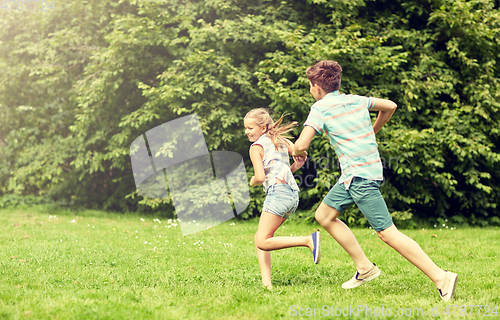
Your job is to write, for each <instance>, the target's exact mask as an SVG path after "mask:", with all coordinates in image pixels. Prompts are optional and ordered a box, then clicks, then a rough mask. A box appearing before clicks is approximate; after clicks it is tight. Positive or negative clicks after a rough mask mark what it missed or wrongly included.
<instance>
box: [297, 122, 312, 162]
mask: <svg viewBox="0 0 500 320" xmlns="http://www.w3.org/2000/svg"><path fill="white" fill-rule="evenodd" d="M315 134H316V130H314V128H312V127H311V126H305V127H304V129H302V132H301V133H300V136H299V138H298V139H297V141H295V147H294V151H293V155H294V156H306V155H307V152H306V150H307V148H309V145H310V144H311V141H312V139H313V138H314V135H315Z"/></svg>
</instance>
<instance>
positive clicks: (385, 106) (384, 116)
mask: <svg viewBox="0 0 500 320" xmlns="http://www.w3.org/2000/svg"><path fill="white" fill-rule="evenodd" d="M372 99H373V102H374V104H375V105H374V106H373V108H371V109H370V111H379V113H378V116H377V120H375V123H374V124H373V131H375V133H377V132H379V131H380V129H382V127H383V126H384V124H386V123H387V121H389V119H390V118H391V117H392V115H393V114H394V111H396V108H397V107H398V105H397V104H396V103H395V102H394V101H391V100H387V99H380V98H372Z"/></svg>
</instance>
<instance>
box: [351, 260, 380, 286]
mask: <svg viewBox="0 0 500 320" xmlns="http://www.w3.org/2000/svg"><path fill="white" fill-rule="evenodd" d="M381 273H382V272H381V271H380V269H379V268H378V267H377V265H376V264H375V263H374V264H373V267H372V268H371V269H370V270H368V271H367V272H365V273H359V272H358V270H356V273H355V274H354V277H352V279H351V280H349V281H347V282H344V283H343V284H342V288H343V289H352V288H356V287H359V286H360V285H362V284H363V283H365V282H368V281H370V280H373V279H375V278H376V277H378V276H379V275H380V274H381Z"/></svg>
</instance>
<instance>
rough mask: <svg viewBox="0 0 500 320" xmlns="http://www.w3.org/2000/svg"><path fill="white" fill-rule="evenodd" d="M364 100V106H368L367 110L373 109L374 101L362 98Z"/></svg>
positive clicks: (370, 98) (369, 98)
mask: <svg viewBox="0 0 500 320" xmlns="http://www.w3.org/2000/svg"><path fill="white" fill-rule="evenodd" d="M364 98H365V99H366V104H367V106H368V110H371V109H372V108H373V107H375V99H373V98H372V97H364Z"/></svg>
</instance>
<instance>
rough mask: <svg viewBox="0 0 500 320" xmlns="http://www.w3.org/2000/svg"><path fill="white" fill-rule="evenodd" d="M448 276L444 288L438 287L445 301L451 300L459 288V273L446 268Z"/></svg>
mask: <svg viewBox="0 0 500 320" xmlns="http://www.w3.org/2000/svg"><path fill="white" fill-rule="evenodd" d="M444 272H445V275H446V278H445V279H444V284H443V288H442V289H438V291H439V294H440V295H441V299H443V300H444V301H449V300H451V299H453V296H454V295H455V289H456V288H457V282H458V275H457V274H456V273H453V272H449V271H448V270H444Z"/></svg>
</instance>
